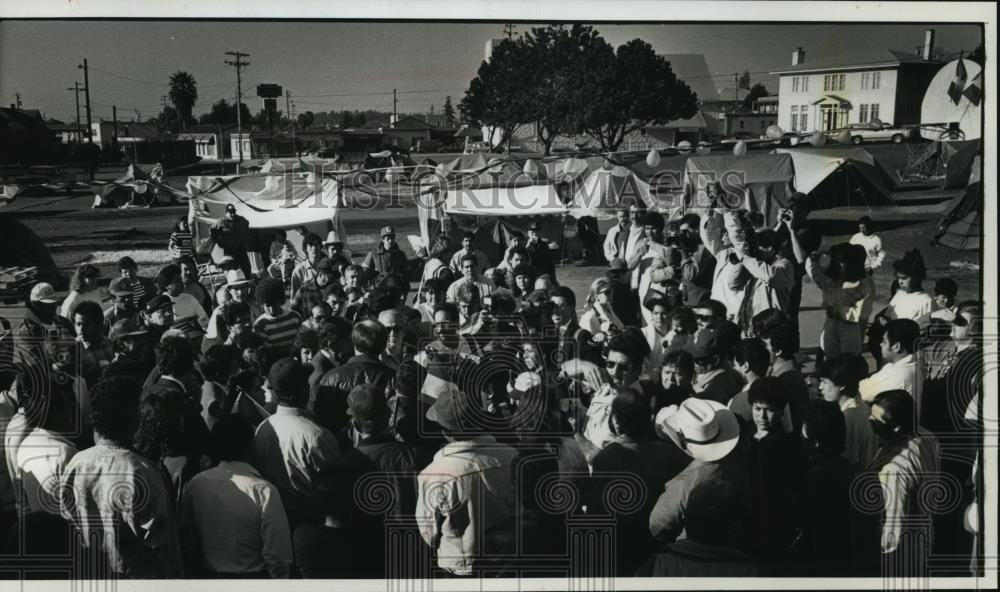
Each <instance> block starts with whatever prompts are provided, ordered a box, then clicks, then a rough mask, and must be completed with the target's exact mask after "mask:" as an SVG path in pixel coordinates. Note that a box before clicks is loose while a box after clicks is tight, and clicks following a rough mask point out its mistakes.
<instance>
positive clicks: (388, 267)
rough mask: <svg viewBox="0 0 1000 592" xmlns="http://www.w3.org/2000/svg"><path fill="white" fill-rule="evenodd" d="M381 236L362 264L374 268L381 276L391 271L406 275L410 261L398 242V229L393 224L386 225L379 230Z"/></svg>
mask: <svg viewBox="0 0 1000 592" xmlns="http://www.w3.org/2000/svg"><path fill="white" fill-rule="evenodd" d="M379 237H380V241H379V244H378V245H377V246H376V247H375V248H374V249H372V250H371V252H370V253H368V256H367V257H365V260H364V262H363V263H362V264H361V265H362V266H363V267H366V268H368V269H371V270H374V271H375V273H376V274H377V275H379V276H382V275H386V274H390V273H400V274H403V275H404V276H405V275H406V271H407V270H408V269H409V263H410V262H409V261H407V259H406V254H405V253H403V251H402V249H400V248H399V245H397V244H396V230H395V229H394V228H393V227H392V226H386V227H384V228H382V230H381V231H380V232H379Z"/></svg>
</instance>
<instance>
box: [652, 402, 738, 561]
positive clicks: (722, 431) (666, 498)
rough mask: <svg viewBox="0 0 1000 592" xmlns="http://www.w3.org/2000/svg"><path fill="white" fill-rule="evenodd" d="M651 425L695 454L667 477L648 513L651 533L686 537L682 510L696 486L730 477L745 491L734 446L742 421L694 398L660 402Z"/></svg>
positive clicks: (719, 405)
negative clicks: (666, 404) (674, 401)
mask: <svg viewBox="0 0 1000 592" xmlns="http://www.w3.org/2000/svg"><path fill="white" fill-rule="evenodd" d="M655 427H656V430H657V433H659V434H660V435H661V436H663V435H665V436H666V437H668V438H669V439H670V440H672V441H673V442H674V444H676V445H677V446H678V447H679V448H680V449H681V450H683V451H684V452H685V453H687V455H688V456H690V457H691V458H692V459H694V460H692V461H691V464H689V465H688V466H687V467H686V468H685V469H684V470H683V471H681V472H680V473H679V474H678V475H677V476H676V477H674V478H673V479H671V480H670V481H667V484H666V487H665V489H664V491H663V493H662V494H660V499H658V500H657V501H656V505H655V506H654V507H653V511H652V512H651V513H650V515H649V532H650V534H652V535H653V536H654V537H656V538H658V539H660V540H662V541H666V542H672V541H675V540H677V539H683V538H687V537H686V536H685V526H686V519H685V514H686V510H687V504H688V499H689V497H690V495H691V491H692V490H694V488H695V487H697V486H698V485H700V484H701V483H705V482H709V481H729V482H732V483H733V484H734V485H735V486H736V487H735V489H736V491H745V490H746V486H747V484H748V483H749V475H748V471H747V468H746V466H745V465H746V463H745V461H744V460H743V454H742V451H741V450H739V449H738V447H737V445H738V444H739V440H740V422H739V420H738V419H737V418H736V415H735V414H734V413H733V412H732V411H730V410H729V409H727V408H726V406H725V405H723V404H722V403H719V402H717V401H711V400H708V399H696V398H693V397H692V398H690V399H687V400H685V401H684V402H683V403H681V404H680V405H679V406H673V405H671V406H670V407H664V408H663V409H661V410H660V412H659V413H657V414H656V421H655Z"/></svg>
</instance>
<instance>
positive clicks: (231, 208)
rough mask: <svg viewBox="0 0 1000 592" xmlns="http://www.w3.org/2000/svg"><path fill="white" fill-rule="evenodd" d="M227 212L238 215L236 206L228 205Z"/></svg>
mask: <svg viewBox="0 0 1000 592" xmlns="http://www.w3.org/2000/svg"><path fill="white" fill-rule="evenodd" d="M226 211H227V212H232V213H234V214H235V213H236V206H234V205H233V204H226Z"/></svg>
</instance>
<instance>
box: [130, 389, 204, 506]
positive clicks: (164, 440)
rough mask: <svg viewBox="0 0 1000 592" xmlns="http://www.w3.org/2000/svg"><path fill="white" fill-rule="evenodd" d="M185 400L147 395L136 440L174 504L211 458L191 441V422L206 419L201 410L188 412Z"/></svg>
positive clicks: (138, 448) (139, 449) (135, 442)
mask: <svg viewBox="0 0 1000 592" xmlns="http://www.w3.org/2000/svg"><path fill="white" fill-rule="evenodd" d="M185 404H186V402H185V401H182V400H180V399H179V398H177V397H170V396H165V395H160V394H151V395H149V396H147V397H146V398H145V399H143V401H142V402H141V403H140V404H139V428H138V429H137V430H136V432H135V438H134V440H133V444H134V446H135V451H136V452H138V453H139V454H141V455H142V456H144V457H145V458H146V459H147V460H149V461H150V462H152V463H153V464H154V465H156V466H157V468H159V470H160V474H161V475H162V476H163V480H164V483H166V485H167V489H168V491H169V493H170V495H171V500H172V501H173V503H174V504H175V505H174V507H175V508H178V507H179V506H180V500H181V496H182V495H183V494H184V486H185V485H187V483H188V481H190V480H191V478H192V477H194V476H195V475H196V474H198V473H199V472H200V471H201V470H202V469H204V468H207V467H208V465H209V459H208V458H207V457H205V456H204V455H202V454H201V452H200V451H199V450H196V449H195V447H194V446H192V445H191V440H192V438H191V437H190V435H191V432H193V431H194V430H193V429H192V426H191V425H188V424H189V422H192V421H195V420H196V421H199V422H201V421H203V420H202V418H201V415H200V414H191V413H185V412H184V405H185ZM202 429H204V426H202Z"/></svg>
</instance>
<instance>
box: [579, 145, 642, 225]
mask: <svg viewBox="0 0 1000 592" xmlns="http://www.w3.org/2000/svg"><path fill="white" fill-rule="evenodd" d="M601 160H602V161H603V159H601ZM591 164H592V165H596V166H592V167H591V170H590V172H589V173H587V176H586V177H585V178H584V180H583V183H582V184H581V185H580V187H579V188H578V189H577V191H576V193H574V195H573V204H572V206H571V207H570V210H569V213H570V214H571V215H572V216H574V217H577V218H581V217H583V216H593V217H594V218H596V219H597V220H613V219H615V212H616V211H617V210H618V209H619V208H621V207H623V206H624V207H628V206H631V205H634V204H636V203H640V202H641V203H642V204H644V205H645V206H646V207H651V206H652V205H653V199H652V194H651V192H650V188H649V184H648V183H646V182H645V181H643V180H642V179H640V178H639V176H638V175H636V174H635V173H633V172H632V170H631V169H628V168H626V167H624V166H612V167H611V168H610V169H608V168H604V167H603V166H602V165H600V164H597V163H591Z"/></svg>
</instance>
